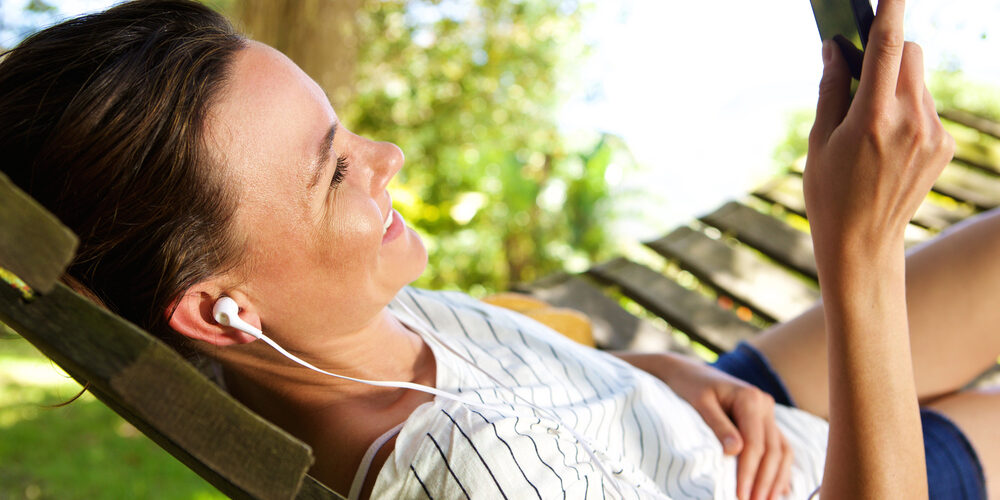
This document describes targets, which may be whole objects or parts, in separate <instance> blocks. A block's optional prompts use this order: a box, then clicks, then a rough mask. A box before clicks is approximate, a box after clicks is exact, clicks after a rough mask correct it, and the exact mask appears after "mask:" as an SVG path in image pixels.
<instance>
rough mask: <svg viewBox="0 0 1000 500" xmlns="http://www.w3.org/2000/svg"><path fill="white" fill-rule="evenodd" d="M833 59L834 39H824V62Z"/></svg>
mask: <svg viewBox="0 0 1000 500" xmlns="http://www.w3.org/2000/svg"><path fill="white" fill-rule="evenodd" d="M830 59H833V41H832V40H824V41H823V64H827V63H829V62H830Z"/></svg>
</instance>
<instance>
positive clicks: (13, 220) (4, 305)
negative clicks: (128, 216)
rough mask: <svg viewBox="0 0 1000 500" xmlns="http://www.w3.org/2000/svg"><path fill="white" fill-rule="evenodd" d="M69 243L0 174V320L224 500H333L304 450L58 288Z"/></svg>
mask: <svg viewBox="0 0 1000 500" xmlns="http://www.w3.org/2000/svg"><path fill="white" fill-rule="evenodd" d="M76 245H77V238H76V236H75V235H73V233H72V232H71V231H70V230H69V229H67V228H66V227H65V226H63V225H62V224H61V223H60V222H59V221H58V220H57V219H56V218H55V217H54V216H53V215H52V214H50V213H49V212H47V211H46V210H45V209H44V208H42V207H41V206H40V205H39V204H38V203H37V202H35V200H33V199H31V197H30V196H28V195H26V194H25V193H24V192H23V191H21V190H20V189H18V188H17V187H16V186H14V185H13V184H12V183H11V182H10V180H9V179H8V178H7V177H6V176H4V175H3V174H2V173H0V267H3V268H5V269H7V270H8V271H10V272H12V273H13V274H15V275H17V276H18V277H20V278H21V279H22V280H23V281H24V282H25V283H26V284H27V285H28V287H30V290H22V289H18V288H15V287H12V286H6V284H5V283H3V282H0V322H2V323H4V324H6V325H7V326H8V327H10V328H11V329H12V330H14V331H15V332H17V333H18V334H20V335H21V336H23V337H24V338H25V339H27V340H28V341H29V342H31V343H32V344H34V345H35V347H37V348H38V349H39V350H40V351H42V352H43V353H44V354H45V355H46V356H48V357H49V358H51V359H52V360H53V361H55V362H56V363H58V364H59V366H61V367H62V368H63V369H64V370H66V372H67V373H69V374H70V375H71V376H72V377H73V378H74V379H76V380H77V381H78V382H80V383H81V384H89V385H88V390H89V391H90V392H92V393H93V394H94V395H95V396H96V397H97V398H98V399H99V400H101V401H102V402H104V403H105V404H106V405H108V406H109V407H110V408H111V409H113V410H114V411H115V412H117V413H118V414H119V415H121V416H122V417H123V418H125V419H126V420H128V421H129V422H130V423H132V425H134V426H135V427H136V428H138V429H139V430H141V431H142V432H143V433H144V434H146V435H147V436H149V437H150V438H151V439H152V440H153V441H155V442H156V443H157V444H159V445H160V446H161V447H163V448H164V449H166V450H167V451H168V452H170V453H171V454H172V455H173V456H174V457H176V458H177V459H178V460H180V461H181V462H183V463H184V464H186V465H187V466H188V467H190V468H191V469H192V470H194V471H195V472H197V473H198V474H199V475H200V476H201V477H203V478H205V480H207V481H208V482H210V483H211V484H212V485H214V486H215V487H217V488H219V490H221V491H222V492H223V493H225V494H227V495H229V496H231V497H234V498H261V499H272V498H274V499H278V498H282V499H287V498H296V497H297V498H317V499H320V498H342V497H340V496H339V495H337V494H336V493H334V492H333V491H331V490H329V489H327V488H325V487H324V486H322V485H321V484H319V483H318V482H316V481H315V480H314V479H312V478H311V477H309V476H308V475H307V474H306V472H307V471H308V470H309V467H310V466H311V465H312V463H313V457H312V450H311V449H310V448H309V447H308V446H307V445H306V444H305V443H303V442H301V441H299V440H298V439H296V438H294V437H293V436H291V435H290V434H288V433H287V432H285V431H283V430H282V429H280V428H278V427H276V426H274V425H273V424H271V423H269V422H267V421H266V420H264V419H263V418H261V417H260V416H258V415H256V414H255V413H253V412H252V411H250V410H249V409H247V408H246V407H245V406H243V405H242V404H240V403H239V402H238V401H236V400H235V399H233V398H232V397H231V396H229V395H228V394H226V393H225V392H224V391H222V390H221V389H220V388H219V387H218V386H216V385H215V384H213V383H212V382H211V381H210V380H208V379H207V378H206V377H205V376H204V375H202V374H201V373H200V372H198V371H197V370H196V369H195V368H194V367H193V366H191V365H190V364H189V363H188V362H186V361H185V360H184V359H183V358H181V356H179V355H178V354H177V353H176V352H175V351H173V350H172V349H170V348H169V347H167V346H166V345H165V344H164V343H162V342H160V341H159V340H158V339H156V338H154V337H153V336H151V335H150V334H148V333H147V332H145V331H143V330H142V329H140V328H138V327H136V326H135V325H133V324H131V323H129V322H127V321H125V320H123V319H121V318H119V317H117V316H115V315H114V314H112V313H110V312H108V311H107V310H104V309H102V308H100V307H98V306H96V305H95V304H94V303H93V302H90V301H89V300H87V299H85V298H83V297H81V296H80V295H78V294H76V293H75V292H73V291H72V290H70V289H69V288H67V287H66V286H64V285H63V284H62V283H59V282H58V278H59V276H61V275H62V273H63V271H64V270H65V269H66V266H67V265H68V263H69V262H70V261H71V260H72V258H73V254H74V250H75V249H76Z"/></svg>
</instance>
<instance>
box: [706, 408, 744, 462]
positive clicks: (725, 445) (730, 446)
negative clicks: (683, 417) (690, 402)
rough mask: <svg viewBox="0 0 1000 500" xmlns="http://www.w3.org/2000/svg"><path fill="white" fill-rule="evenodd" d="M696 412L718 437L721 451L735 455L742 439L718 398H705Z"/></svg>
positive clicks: (739, 449)
mask: <svg viewBox="0 0 1000 500" xmlns="http://www.w3.org/2000/svg"><path fill="white" fill-rule="evenodd" d="M698 412H699V413H700V414H701V418H703V419H704V420H705V423H706V424H708V427H709V428H711V429H712V432H714V433H715V436H716V437H718V438H719V442H720V443H722V451H724V452H725V453H726V455H736V454H738V453H739V452H740V451H741V450H743V439H742V438H740V431H739V430H737V429H736V426H735V425H733V422H732V420H730V419H729V416H728V415H726V412H725V411H724V410H723V409H722V406H720V405H719V400H718V398H716V397H714V396H713V397H709V398H705V399H704V400H703V401H702V402H701V404H699V405H698Z"/></svg>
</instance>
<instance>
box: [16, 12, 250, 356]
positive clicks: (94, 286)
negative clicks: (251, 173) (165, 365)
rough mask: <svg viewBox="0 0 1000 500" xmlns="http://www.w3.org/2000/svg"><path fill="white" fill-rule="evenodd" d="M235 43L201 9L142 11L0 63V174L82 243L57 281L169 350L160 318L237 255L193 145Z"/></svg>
mask: <svg viewBox="0 0 1000 500" xmlns="http://www.w3.org/2000/svg"><path fill="white" fill-rule="evenodd" d="M245 44H246V41H245V39H244V38H242V37H241V36H240V35H239V34H238V33H236V32H235V30H234V29H233V27H232V26H231V25H230V24H229V22H228V21H227V20H226V19H225V18H224V17H222V16H221V15H219V14H218V13H216V12H213V11H212V10H211V9H208V8H206V7H204V6H202V5H200V4H198V3H195V2H193V1H188V0H140V1H135V2H130V3H125V4H122V5H119V6H117V7H113V8H111V9H109V10H107V11H105V12H102V13H98V14H93V15H88V16H83V17H80V18H76V19H71V20H69V21H66V22H63V23H60V24H58V25H55V26H52V27H50V28H47V29H45V30H43V31H40V32H38V33H36V34H34V35H32V36H31V37H29V38H27V39H26V40H24V41H23V42H22V43H21V44H19V45H18V46H17V47H15V48H14V49H12V50H10V51H9V52H8V53H7V54H5V56H4V58H3V59H2V60H0V124H3V125H2V126H0V152H2V154H3V156H4V159H3V162H2V167H0V168H2V170H3V171H4V172H5V173H6V174H7V175H8V176H9V177H10V178H11V179H12V180H13V182H14V183H16V184H17V185H19V186H20V187H21V188H22V189H24V190H25V191H27V192H28V194H30V195H31V196H32V197H34V198H35V199H36V200H38V201H39V202H40V203H42V204H43V205H45V206H46V207H47V208H48V209H49V210H50V211H52V212H53V213H54V214H55V215H56V216H57V217H59V218H60V219H61V220H62V221H63V223H65V224H66V225H67V226H69V227H70V229H72V230H73V231H74V232H75V233H76V234H77V235H78V236H79V237H80V248H79V251H78V254H77V256H76V258H75V259H74V261H73V262H72V264H71V265H70V267H69V269H68V270H67V276H66V281H67V282H69V283H72V284H74V285H75V287H77V288H78V289H84V290H81V291H84V292H85V293H87V292H88V291H89V293H88V295H90V296H91V297H93V298H96V299H97V300H98V301H99V302H100V303H103V305H105V306H106V307H108V308H109V309H111V310H112V311H114V312H116V313H118V314H119V315H121V316H122V317H124V318H126V319H128V320H130V321H132V322H134V323H136V324H138V325H139V326H142V327H144V328H146V329H147V330H149V331H151V332H153V333H154V334H156V335H158V336H159V337H161V338H162V339H164V340H166V341H167V342H168V343H171V344H172V345H174V346H175V347H179V348H180V347H182V345H183V342H182V341H181V339H182V337H181V336H180V335H177V334H172V331H171V330H170V328H169V326H168V325H167V313H168V312H169V311H168V308H170V307H171V304H172V303H174V302H175V301H176V299H177V298H178V297H179V296H180V294H182V293H183V292H184V291H185V290H186V289H187V288H189V287H190V286H192V285H194V284H196V283H198V282H199V281H202V280H205V279H208V278H210V277H212V276H214V275H217V274H218V273H221V272H225V271H228V270H231V269H233V268H234V267H236V264H237V259H236V256H237V255H238V253H239V251H240V249H241V247H242V242H239V241H237V239H236V238H235V237H233V231H232V228H231V227H230V226H231V223H232V220H233V213H234V211H235V200H234V199H233V196H232V195H231V194H229V193H227V192H226V190H225V189H223V183H222V179H221V175H220V174H219V169H218V168H216V167H217V165H214V163H217V162H214V161H213V159H212V155H211V152H210V151H209V149H208V148H207V147H206V145H205V141H204V137H203V136H204V124H205V116H206V113H207V110H208V109H209V108H210V106H211V105H212V102H213V99H214V98H215V97H216V96H218V94H219V93H220V92H221V91H222V90H223V87H224V84H225V82H226V79H227V76H228V70H229V67H230V65H231V62H232V60H233V56H234V54H235V53H236V52H237V51H238V50H239V49H241V48H242V47H244V46H245ZM182 350H183V349H182Z"/></svg>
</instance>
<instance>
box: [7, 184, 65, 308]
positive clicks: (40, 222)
mask: <svg viewBox="0 0 1000 500" xmlns="http://www.w3.org/2000/svg"><path fill="white" fill-rule="evenodd" d="M76 245H77V239H76V235H74V234H73V232H72V231H70V230H69V229H67V228H66V226H64V225H62V223H61V222H59V220H58V219H56V218H55V216H53V215H52V214H50V213H49V212H48V211H47V210H45V208H43V207H42V206H41V205H39V204H38V202H36V201H35V200H33V199H32V198H31V197H30V196H28V195H27V194H25V193H24V191H21V190H20V189H19V188H18V187H17V186H15V185H14V183H13V182H11V181H10V179H9V178H8V177H7V176H6V175H4V174H3V173H0V267H3V268H6V269H8V270H9V271H10V272H12V273H14V274H16V275H17V276H18V277H20V278H21V279H22V280H24V282H25V283H27V284H28V285H29V286H31V288H32V289H34V290H35V291H38V292H41V293H47V292H49V291H50V290H52V287H53V285H54V284H55V283H56V281H57V280H58V279H59V276H61V275H62V273H63V271H64V270H65V269H66V266H68V265H69V263H70V261H71V260H72V259H73V254H74V252H75V251H76Z"/></svg>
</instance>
